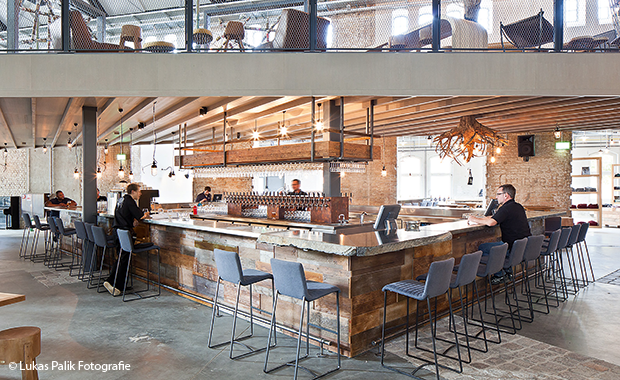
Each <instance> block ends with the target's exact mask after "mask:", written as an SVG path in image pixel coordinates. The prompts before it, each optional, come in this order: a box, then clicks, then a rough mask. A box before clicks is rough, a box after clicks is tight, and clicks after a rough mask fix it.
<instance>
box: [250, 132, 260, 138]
mask: <svg viewBox="0 0 620 380" xmlns="http://www.w3.org/2000/svg"><path fill="white" fill-rule="evenodd" d="M258 137H259V134H258V131H254V132H252V138H253V139H254V140H258Z"/></svg>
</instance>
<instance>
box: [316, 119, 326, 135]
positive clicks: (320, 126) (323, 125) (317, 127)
mask: <svg viewBox="0 0 620 380" xmlns="http://www.w3.org/2000/svg"><path fill="white" fill-rule="evenodd" d="M323 128H325V124H323V122H322V121H319V122H317V123H316V130H317V131H319V132H320V131H322V130H323Z"/></svg>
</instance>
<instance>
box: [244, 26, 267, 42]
mask: <svg viewBox="0 0 620 380" xmlns="http://www.w3.org/2000/svg"><path fill="white" fill-rule="evenodd" d="M260 29H261V26H260V25H258V24H254V25H250V26H249V27H248V28H247V29H246V30H247V36H248V37H247V41H248V44H249V45H251V46H253V47H257V46H258V45H260V44H261V42H263V35H264V33H263V31H262V30H260Z"/></svg>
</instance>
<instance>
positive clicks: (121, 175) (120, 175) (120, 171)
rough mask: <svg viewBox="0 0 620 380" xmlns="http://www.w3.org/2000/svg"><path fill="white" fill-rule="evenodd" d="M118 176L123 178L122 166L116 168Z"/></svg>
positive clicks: (123, 170)
mask: <svg viewBox="0 0 620 380" xmlns="http://www.w3.org/2000/svg"><path fill="white" fill-rule="evenodd" d="M118 178H125V169H123V167H122V166H121V167H120V169H118Z"/></svg>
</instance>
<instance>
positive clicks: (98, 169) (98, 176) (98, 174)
mask: <svg viewBox="0 0 620 380" xmlns="http://www.w3.org/2000/svg"><path fill="white" fill-rule="evenodd" d="M101 174H102V173H101V168H100V167H97V179H101Z"/></svg>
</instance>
